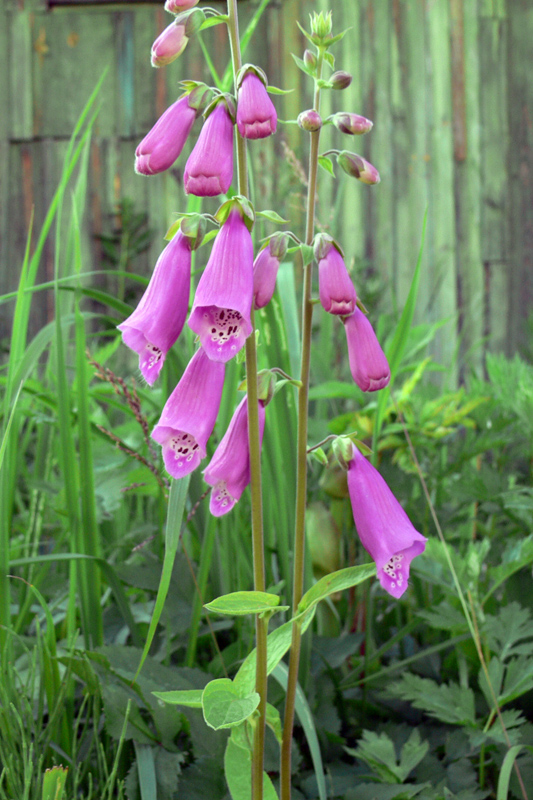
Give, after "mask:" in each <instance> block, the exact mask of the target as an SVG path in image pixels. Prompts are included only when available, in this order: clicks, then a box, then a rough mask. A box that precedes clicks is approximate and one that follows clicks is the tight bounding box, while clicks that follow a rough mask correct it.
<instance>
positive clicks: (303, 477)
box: [281, 50, 324, 800]
mask: <svg viewBox="0 0 533 800" xmlns="http://www.w3.org/2000/svg"><path fill="white" fill-rule="evenodd" d="M323 61H324V53H323V51H322V50H319V52H318V59H317V80H316V81H315V98H314V108H315V110H316V111H319V110H320V88H319V86H318V80H319V79H320V77H321V74H322V65H323ZM310 137H311V144H310V152H309V185H308V192H307V221H306V231H305V243H306V244H308V245H310V244H311V243H312V241H313V236H314V232H315V203H316V187H317V176H318V148H319V143H320V130H318V131H314V132H313V133H311V134H310ZM312 277H313V271H312V263H311V264H306V265H305V266H304V277H303V297H302V362H301V370H300V381H301V384H302V385H301V386H300V388H299V390H298V438H297V456H296V470H297V477H296V524H295V531H294V577H293V592H292V611H293V615H294V616H295V615H296V614H297V611H298V603H299V602H300V600H301V599H302V594H303V583H304V556H305V507H306V501H307V425H308V415H309V371H310V364H311V329H312V322H313V302H312V300H311V284H312ZM301 638H302V629H301V625H300V624H299V623H297V622H295V623H293V626H292V641H291V652H290V657H289V676H288V683H287V696H286V700H285V719H284V725H283V740H282V745H281V800H290V797H291V745H292V732H293V728H294V706H295V702H296V688H297V685H298V668H299V666H300V648H301Z"/></svg>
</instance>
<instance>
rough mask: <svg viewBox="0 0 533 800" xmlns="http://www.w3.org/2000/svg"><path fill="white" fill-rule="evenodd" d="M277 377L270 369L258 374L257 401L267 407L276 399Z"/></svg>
mask: <svg viewBox="0 0 533 800" xmlns="http://www.w3.org/2000/svg"><path fill="white" fill-rule="evenodd" d="M275 389H276V376H275V374H274V373H273V372H271V371H270V370H269V369H264V370H261V371H260V372H258V373H257V399H258V400H261V401H262V403H263V405H264V406H267V405H268V404H269V403H270V401H271V400H272V398H273V397H274V391H275Z"/></svg>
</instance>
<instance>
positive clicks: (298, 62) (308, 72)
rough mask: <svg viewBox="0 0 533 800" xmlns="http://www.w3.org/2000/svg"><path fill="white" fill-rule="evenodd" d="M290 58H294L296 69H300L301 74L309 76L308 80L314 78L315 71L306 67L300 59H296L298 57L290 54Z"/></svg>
mask: <svg viewBox="0 0 533 800" xmlns="http://www.w3.org/2000/svg"><path fill="white" fill-rule="evenodd" d="M306 36H307V34H306ZM308 38H309V37H308ZM291 56H292V57H293V58H294V61H295V62H296V66H297V67H298V69H301V70H302V72H305V74H306V75H309V77H310V78H314V77H315V71H314V69H313V68H312V67H308V66H307V65H306V64H305V62H304V61H302V59H301V58H298V56H295V55H294V53H291Z"/></svg>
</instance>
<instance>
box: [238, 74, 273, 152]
mask: <svg viewBox="0 0 533 800" xmlns="http://www.w3.org/2000/svg"><path fill="white" fill-rule="evenodd" d="M277 124H278V115H277V114H276V109H275V108H274V103H273V102H272V100H271V99H270V97H269V96H268V92H267V90H266V86H265V84H264V83H263V81H262V80H261V78H259V77H258V76H257V75H256V74H255V72H253V71H250V72H247V73H246V75H245V76H244V78H243V81H242V83H241V85H240V87H239V92H238V95H237V128H238V129H239V133H240V134H241V136H243V137H244V138H245V139H264V138H266V137H267V136H271V135H272V134H273V133H275V132H276V127H277Z"/></svg>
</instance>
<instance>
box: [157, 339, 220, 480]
mask: <svg viewBox="0 0 533 800" xmlns="http://www.w3.org/2000/svg"><path fill="white" fill-rule="evenodd" d="M225 369H226V368H225V366H224V364H220V363H218V362H216V361H211V359H209V358H207V356H206V354H205V353H204V351H203V350H202V348H200V349H199V350H198V351H197V352H196V353H195V354H194V356H193V357H192V359H191V360H190V362H189V364H188V366H187V368H186V370H185V372H184V373H183V375H182V377H181V380H180V382H179V383H178V385H177V386H176V388H175V389H174V391H173V392H172V394H171V395H170V397H169V398H168V400H167V402H166V403H165V407H164V408H163V412H162V414H161V417H160V419H159V422H158V423H157V425H156V426H155V428H154V429H153V431H152V439H154V440H155V441H156V442H159V444H160V445H161V446H162V448H163V461H164V462H165V467H166V470H167V472H168V473H169V474H170V475H172V477H173V478H183V477H184V476H185V475H188V474H189V472H192V471H193V470H194V469H196V467H197V466H198V464H199V463H200V461H201V460H202V458H205V448H206V444H207V440H208V439H209V437H210V436H211V434H212V432H213V428H214V427H215V422H216V418H217V414H218V409H219V407H220V398H221V397H222V388H223V386H224V372H225Z"/></svg>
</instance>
